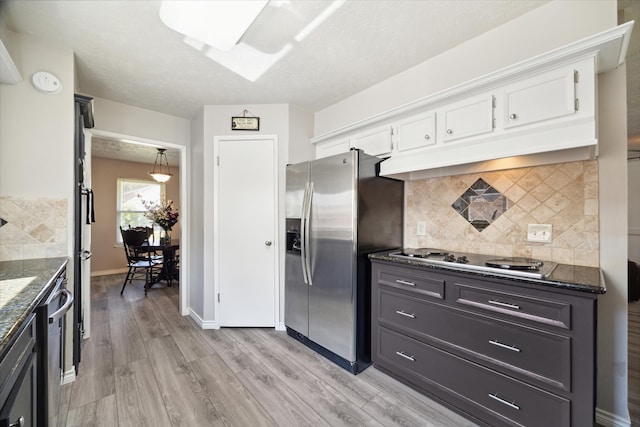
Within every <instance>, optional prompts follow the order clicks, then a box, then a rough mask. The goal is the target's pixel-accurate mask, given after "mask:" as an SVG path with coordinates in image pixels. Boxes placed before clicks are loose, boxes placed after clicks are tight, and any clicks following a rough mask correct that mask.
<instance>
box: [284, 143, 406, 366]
mask: <svg viewBox="0 0 640 427" xmlns="http://www.w3.org/2000/svg"><path fill="white" fill-rule="evenodd" d="M380 162H381V159H379V158H377V157H372V156H369V155H366V154H364V153H363V152H361V151H359V150H352V151H349V152H347V153H344V154H339V155H335V156H331V157H327V158H323V159H319V160H314V161H311V162H305V163H300V164H295V165H289V166H287V183H286V186H287V192H286V216H287V219H286V230H287V236H286V242H287V243H286V260H285V325H286V327H287V332H288V334H289V335H290V336H292V337H294V338H296V339H298V340H300V341H301V342H303V343H304V344H306V345H307V346H309V347H311V348H312V349H314V350H316V351H317V352H318V353H320V354H322V355H324V356H325V357H327V358H329V359H330V360H332V361H334V362H335V363H337V364H338V365H340V366H342V367H343V368H345V369H347V370H349V371H351V372H352V373H354V374H357V373H358V372H360V371H362V370H363V369H365V368H366V367H367V366H369V365H370V364H371V328H370V325H371V279H370V265H369V259H368V257H367V254H368V253H370V252H375V251H379V250H383V249H390V248H396V247H400V246H402V222H403V205H404V193H403V191H404V183H403V182H402V181H397V180H393V179H389V178H384V177H380V176H378V170H379V163H380Z"/></svg>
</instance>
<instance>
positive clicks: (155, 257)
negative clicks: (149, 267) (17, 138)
mask: <svg viewBox="0 0 640 427" xmlns="http://www.w3.org/2000/svg"><path fill="white" fill-rule="evenodd" d="M129 229H130V230H140V231H144V232H145V233H147V242H151V241H154V240H155V238H154V234H153V227H148V226H139V227H131V225H129ZM150 252H151V259H152V260H154V261H163V255H162V253H159V252H158V251H157V250H155V249H154V250H151V251H150Z"/></svg>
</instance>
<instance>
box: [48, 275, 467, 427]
mask: <svg viewBox="0 0 640 427" xmlns="http://www.w3.org/2000/svg"><path fill="white" fill-rule="evenodd" d="M123 278H124V276H123V275H115V276H104V277H97V278H93V279H92V283H91V290H92V296H91V300H92V301H91V309H92V315H91V321H92V324H91V331H92V336H91V338H90V339H88V340H86V341H85V342H84V347H83V354H82V363H81V364H80V373H79V375H78V377H77V379H76V381H75V382H73V383H71V384H68V385H65V386H64V387H63V395H62V406H63V410H62V411H61V415H60V425H61V426H64V425H65V424H66V425H67V426H83V427H87V426H109V427H113V426H154V427H156V426H158V427H161V426H191V427H193V426H218V425H219V426H305V425H306V426H347V425H348V426H358V425H361V426H393V425H398V426H438V427H439V426H456V427H461V426H465V427H466V426H469V427H471V426H475V424H473V423H471V422H469V421H467V420H465V419H464V418H462V417H460V416H459V415H457V414H455V413H453V412H451V411H450V410H448V409H446V408H445V407H443V406H441V405H440V404H438V403H436V402H434V401H432V400H430V399H428V398H426V397H424V396H423V395H421V394H419V393H417V392H415V391H414V390H412V389H410V388H409V387H406V386H404V385H403V384H401V383H399V382H397V381H395V380H393V379H391V378H390V377H388V376H387V375H385V374H383V373H381V372H380V371H378V370H376V369H375V368H373V367H370V368H368V369H367V370H365V371H364V372H362V373H361V374H359V375H357V376H353V375H351V374H349V373H348V372H346V371H344V370H343V369H341V368H338V367H337V366H335V365H334V364H332V363H331V362H329V361H327V360H326V359H324V358H322V357H320V356H319V355H317V354H316V353H314V352H312V351H311V350H309V349H307V348H306V347H305V346H303V345H301V344H300V343H298V342H297V341H295V340H293V339H292V338H290V337H288V336H287V335H286V333H284V332H278V331H275V330H273V329H251V328H242V329H234V328H223V329H220V330H202V329H200V328H199V327H198V326H197V325H196V324H195V323H194V322H193V321H192V320H191V319H190V318H188V317H181V316H180V315H179V314H178V287H177V286H176V285H174V286H173V287H163V286H160V287H158V285H156V287H154V288H152V289H151V290H149V294H148V296H147V297H146V298H145V297H144V291H143V289H142V283H135V282H134V285H133V286H132V285H127V289H126V290H125V295H124V296H121V295H120V286H121V284H122V280H123Z"/></svg>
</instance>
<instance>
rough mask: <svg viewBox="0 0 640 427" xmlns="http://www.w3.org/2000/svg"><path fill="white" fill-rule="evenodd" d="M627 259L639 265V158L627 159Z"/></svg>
mask: <svg viewBox="0 0 640 427" xmlns="http://www.w3.org/2000/svg"><path fill="white" fill-rule="evenodd" d="M627 164H628V165H629V179H628V182H629V192H628V193H629V259H630V260H631V261H635V262H637V263H638V264H639V265H640V160H629V161H628V162H627Z"/></svg>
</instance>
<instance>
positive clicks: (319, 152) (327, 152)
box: [316, 138, 351, 159]
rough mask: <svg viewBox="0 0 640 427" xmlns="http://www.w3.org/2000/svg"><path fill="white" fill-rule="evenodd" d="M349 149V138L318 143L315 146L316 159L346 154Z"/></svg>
mask: <svg viewBox="0 0 640 427" xmlns="http://www.w3.org/2000/svg"><path fill="white" fill-rule="evenodd" d="M350 148H351V147H350V146H349V138H341V139H335V140H331V141H325V142H319V143H317V144H316V159H322V158H324V157H329V156H333V155H334V154H341V153H346V152H347V151H349V149H350Z"/></svg>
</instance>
